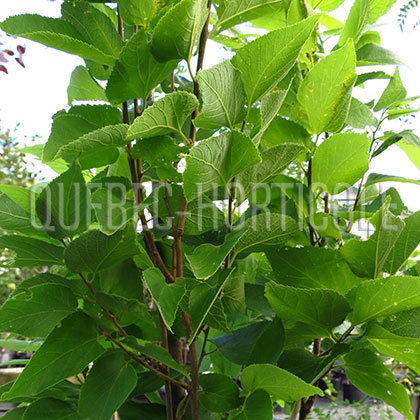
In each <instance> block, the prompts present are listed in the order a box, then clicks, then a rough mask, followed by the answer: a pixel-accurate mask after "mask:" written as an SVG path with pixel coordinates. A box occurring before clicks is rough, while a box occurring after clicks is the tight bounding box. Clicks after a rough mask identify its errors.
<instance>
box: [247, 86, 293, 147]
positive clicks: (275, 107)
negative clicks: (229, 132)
mask: <svg viewBox="0 0 420 420" xmlns="http://www.w3.org/2000/svg"><path fill="white" fill-rule="evenodd" d="M288 92H289V87H288V88H287V89H285V90H278V91H277V90H276V91H273V92H269V93H267V94H266V95H264V96H263V97H262V98H261V101H260V112H261V125H260V127H259V129H258V130H257V132H256V133H255V134H254V135H253V137H252V141H253V142H254V143H255V144H257V145H258V144H259V143H260V141H261V138H262V137H263V136H264V135H265V133H266V131H267V129H269V127H270V126H271V122H272V121H273V120H274V119H275V118H276V116H277V113H278V112H279V109H280V108H281V106H282V105H283V102H284V100H285V99H286V96H287V93H288ZM284 143H294V141H293V140H292V139H291V138H290V133H289V136H287V140H286V141H285V142H284ZM297 143H299V142H297ZM274 144H277V143H274Z"/></svg>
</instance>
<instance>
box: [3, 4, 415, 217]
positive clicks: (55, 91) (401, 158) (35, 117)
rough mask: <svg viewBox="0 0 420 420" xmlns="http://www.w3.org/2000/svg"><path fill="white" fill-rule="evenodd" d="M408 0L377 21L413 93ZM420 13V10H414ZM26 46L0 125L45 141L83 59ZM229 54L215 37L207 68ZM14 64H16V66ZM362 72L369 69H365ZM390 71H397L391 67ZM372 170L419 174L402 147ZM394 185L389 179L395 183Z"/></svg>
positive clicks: (410, 201)
mask: <svg viewBox="0 0 420 420" xmlns="http://www.w3.org/2000/svg"><path fill="white" fill-rule="evenodd" d="M61 3H62V1H60V0H57V1H53V2H51V1H49V0H19V1H13V2H12V1H2V6H1V8H0V20H4V19H6V18H7V17H9V16H12V15H16V14H22V13H37V14H41V15H44V16H50V17H59V16H60V6H61ZM403 3H404V0H400V1H399V2H397V5H396V6H395V7H394V9H393V10H392V11H391V12H390V13H389V14H388V15H386V16H385V17H384V18H382V19H381V20H380V21H379V22H378V23H377V24H376V26H375V28H374V29H375V30H377V31H378V32H380V34H381V37H382V45H383V46H385V47H386V48H388V49H390V50H392V51H394V52H396V53H397V54H398V55H399V56H400V57H401V59H402V60H403V62H404V63H405V64H406V65H405V66H403V67H401V69H400V72H401V77H402V79H403V82H404V84H405V86H406V88H407V91H408V94H409V96H415V95H418V94H420V83H419V82H418V75H419V74H420V55H419V54H416V51H417V50H418V45H420V28H418V29H417V30H412V29H411V26H412V25H411V24H410V23H409V24H408V25H407V26H406V29H405V30H404V32H401V31H400V29H399V27H398V24H397V14H398V10H399V6H400V5H401V4H403ZM351 4H352V2H351V1H348V0H347V1H346V2H345V3H344V5H343V6H342V7H340V8H339V9H337V10H336V11H335V12H334V13H333V14H334V16H335V17H336V18H338V19H339V20H341V21H344V20H345V18H346V16H347V15H348V11H349V7H350V6H351ZM416 13H417V16H419V18H420V9H416V10H415V11H414V14H416ZM247 32H251V33H255V28H247ZM19 42H21V43H24V45H26V46H27V52H26V53H25V56H24V62H25V64H26V69H23V68H21V67H20V66H18V65H17V64H15V63H10V65H9V72H10V74H9V75H8V76H6V75H5V74H3V73H0V124H1V127H2V128H13V127H14V126H15V125H16V124H18V123H20V128H19V130H18V134H19V137H20V139H21V141H22V142H25V140H24V138H25V136H28V137H31V136H33V135H34V134H38V135H39V136H41V140H40V142H42V143H45V142H46V140H47V138H48V135H49V132H50V128H51V116H52V115H53V114H54V113H55V112H57V111H58V110H60V109H63V108H66V107H67V106H68V105H67V85H68V83H69V80H70V75H71V72H72V71H73V69H74V68H75V67H76V66H77V65H80V64H83V60H81V59H80V58H79V57H76V56H73V55H69V54H66V53H64V52H61V51H57V50H53V49H50V48H47V47H44V46H42V45H41V44H38V43H34V42H31V41H29V40H23V41H22V40H20V41H19ZM229 56H230V55H229V54H228V53H227V52H226V51H224V50H223V49H222V48H221V46H220V44H217V43H215V42H210V43H209V45H208V54H207V57H206V63H205V67H207V68H208V67H211V66H212V65H214V64H216V63H218V62H219V61H220V60H221V59H224V58H228V57H229ZM14 64H15V65H14ZM362 70H363V72H365V71H367V70H368V69H367V68H363V69H362ZM389 72H390V73H392V72H393V68H392V67H391V66H390V69H389ZM386 83H387V82H386V81H372V82H370V86H369V88H365V89H361V88H357V89H356V95H357V97H358V98H359V99H361V100H362V101H369V100H371V99H372V97H375V98H378V97H379V96H380V93H381V92H382V90H383V89H384V88H385V86H386ZM419 121H420V120H419V119H413V120H412V123H411V125H410V127H408V128H412V129H414V130H415V131H416V132H417V134H419V135H420V122H419ZM401 128H407V126H406V125H404V124H402V123H401V122H399V121H398V120H394V121H392V122H390V123H388V126H387V129H393V130H397V131H398V130H400V129H401ZM371 171H372V172H379V173H386V174H392V175H398V176H404V177H408V178H414V179H420V172H419V169H418V168H417V167H416V166H415V165H414V164H413V163H412V162H411V161H410V160H409V159H408V158H407V156H406V155H405V153H404V152H403V151H402V150H401V149H399V148H398V147H397V146H393V147H391V148H389V149H388V151H386V152H385V153H384V154H383V155H382V159H379V160H378V159H377V160H373V162H372V165H371ZM391 185H392V184H387V185H386V187H390V186H391ZM397 187H398V189H399V191H400V192H401V195H402V197H403V200H404V202H405V203H406V204H407V205H408V207H409V208H410V209H411V210H418V209H420V186H418V185H408V184H398V185H397Z"/></svg>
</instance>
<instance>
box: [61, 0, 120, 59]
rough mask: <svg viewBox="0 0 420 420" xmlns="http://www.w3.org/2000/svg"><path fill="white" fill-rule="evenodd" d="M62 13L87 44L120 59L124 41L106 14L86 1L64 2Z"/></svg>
mask: <svg viewBox="0 0 420 420" xmlns="http://www.w3.org/2000/svg"><path fill="white" fill-rule="evenodd" d="M61 13H62V15H63V18H64V19H65V20H66V21H67V22H70V23H71V24H72V25H73V26H74V28H75V29H76V30H77V31H78V32H79V33H80V34H81V35H82V37H83V39H84V40H86V42H88V43H90V44H92V45H93V46H94V47H96V48H98V49H99V50H100V51H102V52H103V53H104V54H105V55H107V56H110V57H114V58H116V57H118V55H119V53H120V50H121V47H122V46H123V41H122V39H121V37H120V35H119V34H118V32H117V28H116V27H115V25H114V23H113V22H112V21H111V19H109V17H108V16H107V15H106V14H105V13H102V12H101V11H99V10H98V9H97V8H96V7H94V6H92V5H90V4H89V3H88V2H85V1H83V2H79V3H77V4H76V3H73V2H64V3H63V4H62V6H61ZM85 58H90V57H85ZM105 64H108V63H105ZM112 64H114V63H111V65H112Z"/></svg>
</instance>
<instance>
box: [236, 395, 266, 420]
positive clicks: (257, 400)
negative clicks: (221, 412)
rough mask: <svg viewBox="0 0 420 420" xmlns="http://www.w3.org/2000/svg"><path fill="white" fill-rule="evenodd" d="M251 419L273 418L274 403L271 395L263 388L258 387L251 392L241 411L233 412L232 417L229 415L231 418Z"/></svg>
mask: <svg viewBox="0 0 420 420" xmlns="http://www.w3.org/2000/svg"><path fill="white" fill-rule="evenodd" d="M234 413H235V412H234ZM249 419H258V420H272V419H273V403H272V402H271V398H270V395H269V394H268V393H267V392H265V391H264V390H262V389H257V390H256V391H254V392H253V393H252V394H250V395H249V396H248V397H247V399H246V400H245V403H244V405H243V407H242V408H241V410H240V411H239V413H237V414H232V415H231V417H229V420H249Z"/></svg>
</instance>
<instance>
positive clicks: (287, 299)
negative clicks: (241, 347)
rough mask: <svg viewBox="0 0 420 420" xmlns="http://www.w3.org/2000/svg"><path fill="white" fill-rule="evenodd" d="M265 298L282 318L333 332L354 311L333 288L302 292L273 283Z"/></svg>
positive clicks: (301, 290)
mask: <svg viewBox="0 0 420 420" xmlns="http://www.w3.org/2000/svg"><path fill="white" fill-rule="evenodd" d="M265 296H266V298H267V300H268V302H269V303H270V305H271V306H272V308H273V309H274V310H275V312H276V314H277V315H278V316H279V317H280V318H283V319H289V320H291V321H299V322H304V323H305V324H309V325H313V326H315V327H319V328H323V329H324V330H325V331H329V332H330V331H332V330H333V329H334V327H337V326H338V325H340V324H341V323H342V322H343V321H344V319H345V318H346V316H347V314H348V313H349V312H350V311H351V308H350V305H349V304H348V302H347V300H346V299H345V298H344V297H343V296H342V295H340V294H339V293H337V292H336V291H334V290H330V289H298V288H295V287H290V286H283V285H281V284H277V283H275V282H273V281H271V282H269V283H267V284H266V286H265Z"/></svg>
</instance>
